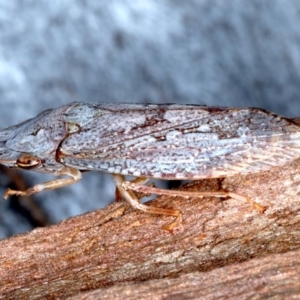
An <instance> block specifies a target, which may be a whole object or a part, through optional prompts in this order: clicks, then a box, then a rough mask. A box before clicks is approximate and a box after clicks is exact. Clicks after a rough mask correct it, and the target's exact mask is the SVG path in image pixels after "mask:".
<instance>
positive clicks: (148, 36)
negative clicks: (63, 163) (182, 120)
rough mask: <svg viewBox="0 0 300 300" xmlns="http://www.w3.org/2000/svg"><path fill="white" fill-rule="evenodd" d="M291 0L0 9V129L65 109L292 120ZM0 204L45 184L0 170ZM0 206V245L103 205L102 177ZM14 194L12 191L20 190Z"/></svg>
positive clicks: (166, 0)
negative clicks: (188, 107)
mask: <svg viewBox="0 0 300 300" xmlns="http://www.w3.org/2000/svg"><path fill="white" fill-rule="evenodd" d="M299 95H300V2H299V1H297V0H264V1H261V0H251V1H239V0H232V1H222V0H198V1H192V0H191V1H189V0H187V1H179V0H172V1H170V0H156V1H155V0H141V1H130V0H110V1H92V0H87V1H80V0H60V1H58V0H53V1H46V0H40V1H33V0H27V1H21V0H14V1H6V0H0V128H5V127H8V126H11V125H15V124H17V123H19V122H21V121H24V120H25V119H28V118H31V117H34V116H36V115H37V114H38V113H39V112H40V111H42V110H45V109H47V108H52V107H58V106H60V105H63V104H67V103H69V102H72V101H82V102H114V103H117V102H136V103H146V102H148V103H170V102H175V103H195V104H206V105H217V106H237V107H247V106H255V107H262V108H265V109H268V110H271V111H273V112H276V113H278V114H281V115H284V116H287V117H296V116H300V101H299ZM0 175H1V176H0V195H3V194H4V192H5V189H6V187H7V186H8V185H12V186H15V187H16V186H17V187H21V188H22V187H25V188H26V186H32V185H33V184H35V183H38V182H43V181H45V180H49V179H51V178H52V177H51V176H46V175H42V174H36V173H34V172H18V173H12V172H10V171H9V170H6V169H1V170H0ZM83 177H84V178H83V180H82V181H81V182H79V183H77V184H76V185H73V186H69V187H65V188H61V189H57V190H53V191H48V192H43V193H41V194H37V195H34V196H33V197H31V198H30V199H24V198H22V199H21V201H18V200H17V199H16V198H14V197H12V198H10V200H9V201H4V200H0V238H3V237H8V236H11V235H14V234H16V233H20V232H25V231H28V230H32V228H34V227H35V226H44V225H46V224H54V223H56V222H59V221H60V220H63V219H65V218H68V217H70V216H74V215H77V214H81V213H84V212H87V211H91V210H95V209H97V208H100V207H103V206H105V205H107V203H108V202H109V201H113V200H114V198H115V196H114V192H115V186H114V183H113V181H112V179H111V177H110V176H109V175H105V174H102V173H100V172H97V173H96V172H89V173H85V174H84V176H83ZM25 188H24V189H25Z"/></svg>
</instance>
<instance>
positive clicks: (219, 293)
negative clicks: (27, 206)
mask: <svg viewBox="0 0 300 300" xmlns="http://www.w3.org/2000/svg"><path fill="white" fill-rule="evenodd" d="M299 174H300V161H299V160H297V161H294V162H293V163H290V164H288V165H286V166H284V167H278V168H273V169H272V170H270V171H268V172H262V173H258V174H249V175H240V176H233V177H228V178H225V179H210V180H202V181H197V182H192V183H190V184H187V185H186V186H184V187H183V188H182V189H183V190H189V191H200V190H201V191H223V190H228V191H230V192H234V193H237V194H240V195H244V196H248V197H250V198H251V199H252V200H253V201H256V202H257V203H259V204H261V205H263V206H266V208H267V209H266V211H265V212H264V213H260V212H259V211H257V210H256V209H253V207H252V205H251V204H249V203H247V202H246V201H242V200H236V199H225V200H224V199H219V198H213V197H209V198H204V199H199V198H190V199H183V198H178V197H174V198H172V197H171V198H170V197H166V196H160V197H158V198H157V199H156V200H155V201H152V202H151V203H149V205H153V206H156V207H168V208H177V209H180V210H181V211H182V215H183V220H182V222H181V224H180V225H179V226H178V227H177V228H175V230H174V232H173V234H170V233H169V232H168V231H166V230H162V229H161V227H162V226H163V225H164V224H166V223H170V222H171V221H172V220H173V218H172V217H164V216H159V215H152V214H146V213H143V212H140V211H137V210H134V209H132V208H130V207H129V206H128V205H127V204H126V203H124V202H119V203H114V204H112V205H109V206H108V207H106V208H105V209H103V210H99V211H96V212H92V213H88V214H84V215H81V216H78V217H75V218H71V219H69V220H66V221H64V222H62V223H60V224H58V225H55V226H51V227H48V228H42V229H36V230H33V231H32V232H30V233H27V234H22V235H18V236H15V237H12V238H9V239H5V240H2V241H1V242H0V247H1V253H0V299H29V298H30V299H58V298H66V297H71V296H72V297H73V298H74V299H99V298H101V299H109V298H115V299H118V297H119V298H120V299H124V297H126V298H127V299H131V298H132V299H143V298H144V299H146V298H151V299H162V298H166V297H168V296H169V297H172V299H184V298H199V297H200V298H201V297H203V298H205V299H206V298H207V299H215V298H222V297H223V298H233V297H236V298H239V299H243V298H249V295H252V297H254V298H258V299H259V298H266V297H270V296H273V297H275V296H277V298H278V299H280V297H282V298H285V297H284V296H285V295H287V296H286V297H291V296H295V295H298V296H299V295H300V281H299V274H300V266H299V262H298V260H299V254H300V247H299V245H300V234H299V230H300V222H299V221H300V201H299V192H300V185H299V180H300V175H299ZM70 201H71V200H70ZM92 290H94V291H92ZM86 291H90V292H88V294H87V293H84V292H86ZM176 297H177V298H176Z"/></svg>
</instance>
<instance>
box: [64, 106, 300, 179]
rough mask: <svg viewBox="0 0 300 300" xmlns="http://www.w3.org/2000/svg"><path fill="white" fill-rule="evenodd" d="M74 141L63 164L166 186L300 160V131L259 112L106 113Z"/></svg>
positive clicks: (114, 109) (125, 109)
mask: <svg viewBox="0 0 300 300" xmlns="http://www.w3.org/2000/svg"><path fill="white" fill-rule="evenodd" d="M100 108H101V109H103V110H105V111H106V113H105V114H103V115H101V116H99V117H96V118H95V119H93V120H92V121H91V122H90V123H89V124H87V125H85V126H83V127H82V128H81V130H80V131H79V132H78V133H76V134H74V135H71V136H69V137H68V138H67V139H66V140H65V141H64V142H63V143H62V144H61V148H60V159H61V162H62V163H64V164H65V165H67V166H70V167H76V168H79V169H82V170H101V171H106V172H109V173H115V174H123V175H133V176H145V177H154V178H165V179H177V178H181V179H197V178H208V177H222V176H230V175H233V174H236V173H249V172H258V171H262V170H266V169H270V167H272V166H278V165H282V164H284V163H286V162H287V161H289V160H293V159H295V158H298V157H299V156H300V128H299V127H298V126H297V125H295V124H294V123H293V122H292V121H290V120H288V119H285V118H282V117H279V116H277V115H274V114H271V113H269V112H266V111H264V110H260V109H251V108H250V109H229V108H215V107H204V106H180V105H169V106H166V105H162V106H159V105H151V106H145V105H140V106H139V105H132V106H130V105H128V104H125V105H123V106H122V105H120V106H119V105H118V106H109V105H107V106H105V105H103V106H101V107H100Z"/></svg>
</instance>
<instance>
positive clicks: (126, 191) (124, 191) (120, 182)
mask: <svg viewBox="0 0 300 300" xmlns="http://www.w3.org/2000/svg"><path fill="white" fill-rule="evenodd" d="M113 178H114V181H115V183H116V186H117V188H118V190H119V191H120V193H121V195H122V196H123V197H124V199H125V200H126V201H127V202H128V203H130V205H131V206H132V207H134V208H137V209H139V210H142V211H144V212H147V213H151V214H160V215H167V216H174V217H176V219H175V221H174V222H172V223H171V224H166V225H164V226H163V227H162V228H163V229H165V230H169V231H172V230H173V229H174V228H175V227H176V226H178V224H179V223H180V221H181V211H180V210H177V209H167V208H159V207H151V206H147V205H145V204H142V203H140V200H139V198H138V197H137V196H136V195H135V193H134V192H133V190H131V189H130V188H126V183H127V182H128V181H125V177H124V176H123V175H118V174H113ZM147 181H148V179H147V178H137V179H135V180H133V182H134V183H136V184H138V185H140V184H144V183H146V182H147Z"/></svg>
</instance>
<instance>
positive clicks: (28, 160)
mask: <svg viewBox="0 0 300 300" xmlns="http://www.w3.org/2000/svg"><path fill="white" fill-rule="evenodd" d="M40 164H41V160H40V159H39V158H38V157H35V156H32V155H29V154H22V155H20V156H19V158H18V159H17V165H18V167H19V168H23V169H31V168H34V167H37V166H38V165H40Z"/></svg>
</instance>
